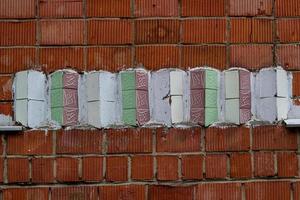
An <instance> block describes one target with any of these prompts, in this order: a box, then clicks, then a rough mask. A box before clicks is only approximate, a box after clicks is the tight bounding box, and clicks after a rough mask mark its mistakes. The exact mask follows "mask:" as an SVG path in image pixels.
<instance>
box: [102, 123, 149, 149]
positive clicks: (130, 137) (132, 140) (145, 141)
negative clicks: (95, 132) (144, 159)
mask: <svg viewBox="0 0 300 200" xmlns="http://www.w3.org/2000/svg"><path fill="white" fill-rule="evenodd" d="M107 144H108V149H107V152H108V153H149V152H152V130H151V129H149V128H143V129H140V130H136V129H124V130H121V129H119V130H118V129H110V130H108V133H107Z"/></svg>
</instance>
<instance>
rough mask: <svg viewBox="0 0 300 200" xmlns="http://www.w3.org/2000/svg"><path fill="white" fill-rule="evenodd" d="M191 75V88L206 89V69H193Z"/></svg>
mask: <svg viewBox="0 0 300 200" xmlns="http://www.w3.org/2000/svg"><path fill="white" fill-rule="evenodd" d="M190 76H191V81H190V84H191V89H192V90H193V89H204V86H205V71H204V70H202V69H197V70H192V71H191V72H190Z"/></svg>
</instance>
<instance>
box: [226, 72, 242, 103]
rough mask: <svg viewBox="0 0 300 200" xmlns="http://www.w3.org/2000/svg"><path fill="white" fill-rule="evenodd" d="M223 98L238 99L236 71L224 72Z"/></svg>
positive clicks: (238, 90)
mask: <svg viewBox="0 0 300 200" xmlns="http://www.w3.org/2000/svg"><path fill="white" fill-rule="evenodd" d="M224 74H225V98H226V99H233V98H239V93H240V88H239V85H240V83H239V72H238V71H237V70H230V71H226V72H225V73H224Z"/></svg>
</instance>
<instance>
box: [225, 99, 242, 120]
mask: <svg viewBox="0 0 300 200" xmlns="http://www.w3.org/2000/svg"><path fill="white" fill-rule="evenodd" d="M225 121H226V122H230V123H234V124H239V123H240V102H239V99H226V100H225Z"/></svg>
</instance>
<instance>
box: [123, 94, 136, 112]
mask: <svg viewBox="0 0 300 200" xmlns="http://www.w3.org/2000/svg"><path fill="white" fill-rule="evenodd" d="M122 99H123V100H122V104H123V109H130V108H134V109H135V108H136V91H135V90H125V91H122Z"/></svg>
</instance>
